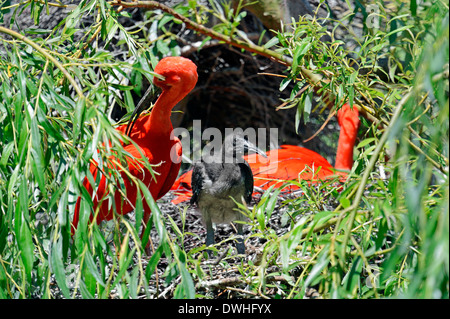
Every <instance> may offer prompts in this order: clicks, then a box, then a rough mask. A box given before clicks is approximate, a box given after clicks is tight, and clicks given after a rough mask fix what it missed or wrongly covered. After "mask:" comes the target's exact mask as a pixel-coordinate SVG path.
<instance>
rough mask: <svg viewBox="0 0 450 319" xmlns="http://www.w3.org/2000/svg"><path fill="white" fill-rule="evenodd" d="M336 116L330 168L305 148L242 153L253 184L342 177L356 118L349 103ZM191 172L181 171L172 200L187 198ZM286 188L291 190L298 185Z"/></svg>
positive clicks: (347, 167) (265, 185)
mask: <svg viewBox="0 0 450 319" xmlns="http://www.w3.org/2000/svg"><path fill="white" fill-rule="evenodd" d="M337 117H338V123H339V125H340V127H341V131H340V134H339V142H338V148H337V152H336V164H335V167H334V168H333V166H332V165H331V164H330V163H329V162H328V161H327V160H326V159H325V158H323V157H322V156H321V155H319V154H317V153H316V152H313V151H311V150H309V149H307V148H304V147H300V146H294V145H282V146H281V149H276V150H271V151H268V152H267V153H266V154H267V157H268V160H262V159H261V158H259V156H260V155H258V154H251V155H247V156H245V159H246V160H247V161H248V162H249V163H250V167H251V169H252V172H253V176H254V178H255V179H254V185H255V186H258V187H260V188H262V189H264V190H266V189H268V188H269V187H270V186H272V185H275V186H274V187H280V186H281V185H282V184H283V183H284V182H285V181H289V180H298V179H302V180H307V181H311V182H314V181H321V180H326V179H329V178H332V177H335V176H336V175H338V176H339V175H340V176H341V177H345V176H346V174H347V172H346V171H350V170H351V168H352V165H353V148H354V145H355V141H356V137H357V133H358V128H359V125H360V120H359V113H358V110H357V108H356V107H354V108H351V107H350V105H349V104H344V105H343V106H342V108H341V109H339V110H338V112H337ZM336 170H339V171H336ZM191 174H192V171H188V172H186V173H184V174H183V175H181V176H180V178H179V179H177V181H175V183H174V184H173V186H172V191H174V193H176V194H178V196H177V197H176V198H174V199H173V200H172V202H173V203H175V204H178V203H181V202H183V201H186V200H189V198H190V196H191V184H190V182H189V180H190V175H191ZM290 187H291V188H290V189H291V190H294V189H297V188H298V187H295V186H290Z"/></svg>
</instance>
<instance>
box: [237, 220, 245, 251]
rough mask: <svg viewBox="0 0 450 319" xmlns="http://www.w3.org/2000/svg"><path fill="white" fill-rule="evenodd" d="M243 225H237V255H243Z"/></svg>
mask: <svg viewBox="0 0 450 319" xmlns="http://www.w3.org/2000/svg"><path fill="white" fill-rule="evenodd" d="M243 228H244V225H243V224H240V223H239V224H237V231H238V235H239V236H238V239H237V243H236V248H237V251H238V254H245V245H244V231H243Z"/></svg>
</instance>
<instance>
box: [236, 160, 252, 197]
mask: <svg viewBox="0 0 450 319" xmlns="http://www.w3.org/2000/svg"><path fill="white" fill-rule="evenodd" d="M239 166H240V168H241V174H242V176H243V177H244V184H245V201H246V202H247V204H249V203H250V202H251V200H252V194H253V173H252V169H251V168H250V165H249V164H248V163H247V162H245V163H240V164H239Z"/></svg>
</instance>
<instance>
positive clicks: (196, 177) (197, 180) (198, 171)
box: [191, 163, 204, 204]
mask: <svg viewBox="0 0 450 319" xmlns="http://www.w3.org/2000/svg"><path fill="white" fill-rule="evenodd" d="M203 182H204V176H203V163H197V164H195V165H194V169H193V171H192V178H191V186H192V197H191V204H193V203H197V201H198V197H199V195H200V192H201V190H202V189H203Z"/></svg>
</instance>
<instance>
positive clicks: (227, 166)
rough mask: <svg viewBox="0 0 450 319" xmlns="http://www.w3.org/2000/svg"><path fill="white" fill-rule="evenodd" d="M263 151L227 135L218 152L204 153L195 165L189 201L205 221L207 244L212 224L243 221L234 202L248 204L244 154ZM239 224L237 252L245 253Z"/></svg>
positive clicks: (248, 181)
mask: <svg viewBox="0 0 450 319" xmlns="http://www.w3.org/2000/svg"><path fill="white" fill-rule="evenodd" d="M249 152H256V153H259V154H261V155H262V156H265V154H264V152H263V151H261V150H260V149H258V148H257V147H256V146H255V145H253V144H252V143H251V142H249V141H248V140H247V139H245V138H244V136H243V135H241V134H229V135H228V136H227V137H226V138H225V141H224V143H223V145H222V148H221V151H220V152H218V153H217V154H215V155H209V154H208V155H206V156H204V157H203V159H202V161H200V162H198V163H196V164H195V165H194V169H193V173H192V192H193V195H192V198H191V204H193V203H196V204H197V206H198V208H199V209H200V212H201V213H202V217H203V221H204V222H205V224H206V245H207V246H209V245H212V244H214V229H213V226H212V223H215V224H226V223H230V222H232V221H234V220H242V219H243V215H242V214H241V213H240V212H238V211H237V210H235V209H236V208H237V206H236V203H235V202H234V201H233V199H234V200H236V201H241V200H244V201H245V202H246V203H247V204H249V203H250V201H251V199H252V193H253V174H252V170H251V168H250V166H249V164H248V163H247V162H246V161H245V160H244V159H243V155H244V154H247V153H249ZM242 226H243V225H242V224H241V223H238V224H237V230H238V235H239V238H238V241H237V244H236V248H237V251H238V253H239V254H244V253H245V246H244V240H243V237H242V235H243V233H242V230H243V229H242V228H243V227H242Z"/></svg>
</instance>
